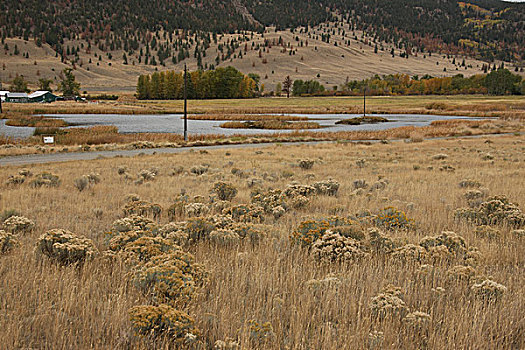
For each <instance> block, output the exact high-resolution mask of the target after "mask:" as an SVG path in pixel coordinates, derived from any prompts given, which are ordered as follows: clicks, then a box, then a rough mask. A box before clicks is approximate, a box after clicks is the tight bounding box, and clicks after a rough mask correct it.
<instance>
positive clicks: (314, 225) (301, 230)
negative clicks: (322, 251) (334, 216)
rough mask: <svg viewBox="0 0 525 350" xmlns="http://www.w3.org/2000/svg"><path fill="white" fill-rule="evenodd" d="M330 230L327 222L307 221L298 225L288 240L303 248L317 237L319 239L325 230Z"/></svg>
mask: <svg viewBox="0 0 525 350" xmlns="http://www.w3.org/2000/svg"><path fill="white" fill-rule="evenodd" d="M328 228H330V224H329V223H328V221H324V220H321V221H315V220H307V221H303V222H301V223H300V224H299V226H298V227H297V228H296V229H295V230H294V231H293V232H292V234H291V236H290V239H291V240H292V241H293V242H294V243H298V244H301V245H303V246H310V245H312V244H313V243H314V242H315V241H316V240H317V239H318V238H319V237H321V236H322V235H323V234H324V233H325V232H326V230H328Z"/></svg>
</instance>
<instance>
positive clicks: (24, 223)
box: [4, 215, 35, 234]
mask: <svg viewBox="0 0 525 350" xmlns="http://www.w3.org/2000/svg"><path fill="white" fill-rule="evenodd" d="M34 227H35V223H34V222H33V221H31V220H30V219H28V218H26V217H25V216H18V215H13V216H10V217H8V218H7V219H5V220H4V228H5V229H6V230H7V231H9V232H11V233H13V234H21V233H29V232H31V231H33V229H34Z"/></svg>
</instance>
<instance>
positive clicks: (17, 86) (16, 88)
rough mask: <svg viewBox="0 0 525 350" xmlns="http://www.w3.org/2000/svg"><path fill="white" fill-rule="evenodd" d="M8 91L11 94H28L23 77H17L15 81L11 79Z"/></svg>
mask: <svg viewBox="0 0 525 350" xmlns="http://www.w3.org/2000/svg"><path fill="white" fill-rule="evenodd" d="M10 90H11V91H13V92H29V89H28V88H27V81H25V80H24V76H23V75H17V76H16V77H15V79H13V84H11V89H10Z"/></svg>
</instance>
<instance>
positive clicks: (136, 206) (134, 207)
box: [123, 200, 162, 218]
mask: <svg viewBox="0 0 525 350" xmlns="http://www.w3.org/2000/svg"><path fill="white" fill-rule="evenodd" d="M123 212H124V215H125V216H130V215H140V216H153V218H158V217H160V215H161V213H162V207H161V206H160V205H159V204H156V203H150V202H148V201H144V200H137V201H130V202H128V203H126V205H125V206H124V209H123Z"/></svg>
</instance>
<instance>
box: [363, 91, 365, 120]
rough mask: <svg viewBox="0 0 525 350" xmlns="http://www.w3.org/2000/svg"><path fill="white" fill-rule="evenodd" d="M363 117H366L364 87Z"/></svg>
mask: <svg viewBox="0 0 525 350" xmlns="http://www.w3.org/2000/svg"><path fill="white" fill-rule="evenodd" d="M363 117H366V86H365V88H364V89H363Z"/></svg>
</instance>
